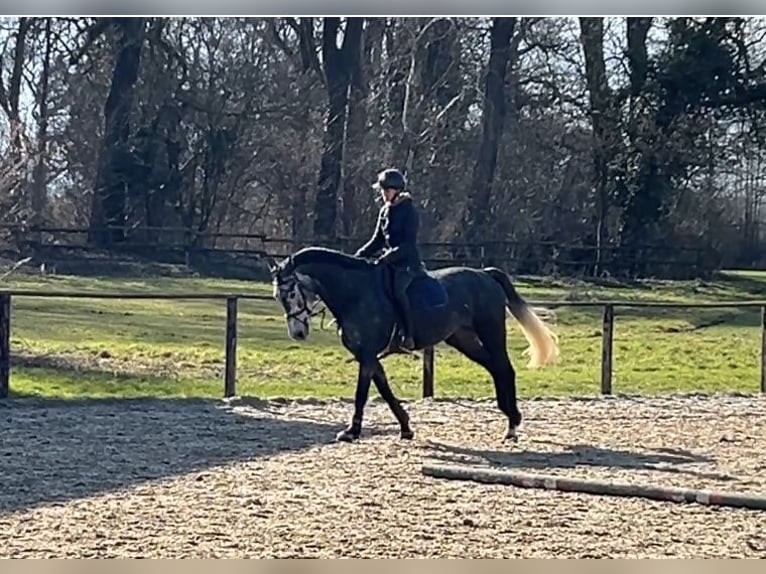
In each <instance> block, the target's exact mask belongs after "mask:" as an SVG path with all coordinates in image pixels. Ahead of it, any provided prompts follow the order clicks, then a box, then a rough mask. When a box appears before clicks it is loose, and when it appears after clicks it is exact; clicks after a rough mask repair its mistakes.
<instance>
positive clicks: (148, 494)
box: [0, 396, 766, 558]
mask: <svg viewBox="0 0 766 574" xmlns="http://www.w3.org/2000/svg"><path fill="white" fill-rule="evenodd" d="M406 408H407V410H408V411H409V413H410V415H411V417H412V424H413V429H414V430H415V433H416V437H415V440H413V441H402V440H400V439H399V438H398V428H397V426H396V424H395V422H394V419H393V417H392V415H391V414H390V412H389V411H388V408H387V407H386V406H385V404H384V403H382V402H380V401H378V400H375V401H371V402H370V405H369V406H368V409H367V418H366V420H365V431H364V434H363V437H362V439H361V440H360V441H359V442H357V443H354V444H337V443H335V442H334V441H333V438H334V435H335V433H336V432H337V431H338V430H339V429H340V428H342V426H343V424H344V423H345V421H347V420H348V418H349V417H350V414H351V410H352V405H351V403H350V402H349V401H300V402H289V401H257V400H234V401H231V402H228V403H226V402H221V401H198V400H162V401H160V400H123V401H117V400H115V401H44V400H36V399H20V400H10V401H5V402H2V403H0V436H2V442H0V485H2V487H1V488H0V533H2V534H0V557H15V558H21V557H41V558H45V557H101V558H111V557H165V558H180V557H318V558H322V557H367V558H378V557H468V558H473V557H477V558H478V557H570V558H575V557H579V558H583V557H761V558H762V557H766V533H765V532H764V531H763V524H764V523H766V512H763V511H753V510H744V509H733V508H717V507H705V506H700V505H696V504H677V503H672V502H657V501H651V500H645V499H638V498H636V499H633V498H617V497H602V496H594V495H590V494H577V493H564V492H555V491H545V490H530V489H522V488H514V487H512V486H502V485H483V484H476V483H471V482H456V481H447V480H440V479H435V478H430V477H426V476H423V475H422V474H421V466H422V464H423V463H424V462H434V463H443V464H461V465H466V464H467V465H476V466H478V467H488V468H512V469H514V470H519V471H529V472H534V473H544V474H555V475H559V476H568V477H591V478H597V479H600V480H605V479H616V480H620V481H636V482H644V483H652V484H662V485H668V486H671V485H672V486H679V487H686V488H704V489H719V490H726V491H738V492H746V493H758V494H764V493H766V398H762V397H757V396H756V397H742V396H716V397H703V396H699V397H697V396H691V397H689V396H687V397H665V398H641V397H636V398H597V399H594V400H564V399H562V400H535V401H523V402H522V403H521V408H522V412H523V414H524V416H525V423H524V426H523V427H522V433H521V440H520V442H519V443H518V444H516V445H511V444H509V443H506V442H504V441H503V440H502V435H503V432H504V430H505V421H504V420H503V418H502V417H501V415H500V413H499V412H498V411H497V409H496V407H495V405H494V402H493V401H489V400H488V401H468V400H455V401H449V400H437V401H430V400H426V401H416V402H413V403H409V404H408V405H406Z"/></svg>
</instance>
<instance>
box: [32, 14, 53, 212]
mask: <svg viewBox="0 0 766 574" xmlns="http://www.w3.org/2000/svg"><path fill="white" fill-rule="evenodd" d="M51 39H52V35H51V18H46V20H45V55H44V56H43V69H42V73H41V76H40V99H39V101H38V110H39V115H38V120H37V161H36V162H35V168H34V171H33V173H32V189H31V194H30V195H31V198H30V199H31V201H30V205H31V208H32V210H31V211H32V225H34V226H39V225H42V224H43V222H44V211H45V204H46V189H47V178H48V169H47V168H48V164H47V157H46V153H47V146H48V81H49V78H50V64H51V44H52V41H51Z"/></svg>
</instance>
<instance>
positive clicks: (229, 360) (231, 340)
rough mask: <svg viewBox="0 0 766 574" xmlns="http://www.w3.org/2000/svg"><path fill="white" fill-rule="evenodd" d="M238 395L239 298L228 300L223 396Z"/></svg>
mask: <svg viewBox="0 0 766 574" xmlns="http://www.w3.org/2000/svg"><path fill="white" fill-rule="evenodd" d="M235 394H237V298H236V297H227V298H226V371H225V373H224V387H223V396H224V397H233V396H234V395H235Z"/></svg>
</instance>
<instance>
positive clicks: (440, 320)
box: [268, 247, 559, 442]
mask: <svg viewBox="0 0 766 574" xmlns="http://www.w3.org/2000/svg"><path fill="white" fill-rule="evenodd" d="M268 265H269V271H270V275H271V278H272V285H273V296H274V298H275V299H276V301H277V302H279V303H280V304H281V306H282V308H283V309H284V312H285V319H286V322H287V333H288V336H289V337H290V338H291V339H292V340H295V341H305V340H307V339H308V337H309V334H310V322H311V318H312V316H314V315H315V314H316V313H317V311H316V309H317V306H318V304H319V303H320V302H321V303H322V304H323V305H324V306H325V307H326V308H327V309H328V310H329V311H330V313H331V314H332V315H333V317H334V319H335V322H336V323H337V331H338V334H339V336H340V341H341V343H342V345H343V346H344V347H345V348H346V349H347V350H348V351H349V352H350V353H351V355H352V356H353V359H355V360H356V362H357V363H358V373H357V381H356V392H355V397H354V413H353V416H352V417H351V421H350V423H349V424H348V426H347V427H346V428H344V429H343V430H341V431H340V432H339V433H338V434H337V435H336V437H335V439H336V440H337V441H344V442H352V441H355V440H357V439H359V438H360V436H361V432H362V421H363V418H364V408H365V405H366V403H367V399H368V394H369V389H370V383H371V382H373V383H374V384H375V387H376V388H377V390H378V393H379V394H380V396H381V397H382V398H383V399H384V400H385V401H386V403H387V404H388V407H389V408H390V409H391V412H392V413H393V415H394V417H395V418H396V420H397V421H398V423H399V426H400V438H402V439H412V438H413V437H414V433H413V431H412V429H411V427H410V420H409V415H408V414H407V412H406V411H405V410H404V408H403V407H402V405H401V403H400V401H399V399H398V398H397V397H396V396H395V395H394V393H393V391H392V390H391V387H390V385H389V383H388V379H387V376H386V373H385V370H384V369H383V365H382V364H381V359H382V357H383V356H385V354H386V353H388V354H390V353H392V352H406V351H403V350H400V349H398V347H397V346H396V343H395V342H394V341H396V333H397V328H398V324H399V321H398V317H399V315H398V313H397V309H398V308H397V306H396V303H395V302H394V301H395V299H394V297H393V291H392V289H393V275H392V273H393V272H394V270H393V269H391V267H390V266H389V265H387V264H385V263H379V262H377V261H374V260H368V259H365V258H362V257H357V256H354V255H349V254H346V253H343V252H341V251H337V250H334V249H328V248H324V247H305V248H302V249H300V250H298V251H296V252H294V253H293V254H292V255H290V256H288V257H286V258H284V259H283V260H282V261H280V262H276V261H275V260H274V259H271V258H270V259H269V260H268ZM408 296H409V297H410V301H411V302H412V305H411V312H412V314H413V330H414V333H413V338H414V340H415V348H414V349H413V351H418V350H422V349H425V348H427V347H433V346H435V345H437V344H439V343H441V342H444V343H446V344H447V345H449V346H451V347H453V348H454V349H456V350H457V351H459V352H460V353H462V354H463V355H464V356H465V357H467V358H468V359H470V360H471V361H473V362H475V363H477V364H479V365H481V366H482V367H483V368H484V369H485V370H486V371H487V372H489V374H490V375H491V377H492V380H493V383H494V387H495V397H496V401H497V407H498V408H499V409H500V411H501V412H502V413H503V414H504V415H505V416H506V417H507V419H508V427H507V431H506V433H505V437H504V438H505V439H508V440H511V441H513V442H516V441H517V440H518V428H519V426H520V424H521V421H522V415H521V412H520V411H519V408H518V405H517V400H516V373H515V370H514V368H513V366H512V364H511V361H510V359H509V358H508V353H507V349H506V323H505V317H506V308H507V309H508V310H509V311H510V313H511V315H513V317H514V318H515V319H516V321H517V322H518V324H519V326H520V328H521V331H522V333H523V334H524V336H525V337H526V339H527V341H528V343H529V347H528V348H527V350H526V351H525V354H527V355H528V356H529V364H528V366H529V367H530V368H538V367H542V366H545V365H548V364H551V363H553V362H555V361H556V359H557V358H558V355H559V349H558V344H557V342H558V337H557V336H556V335H555V333H553V332H552V331H551V329H549V328H548V327H547V326H546V325H545V323H543V321H542V320H541V319H540V317H539V316H538V315H537V314H536V313H535V311H534V310H533V308H532V307H531V306H530V305H529V304H528V303H527V302H526V301H525V300H524V298H523V297H521V295H519V293H518V292H517V291H516V289H515V287H514V286H513V284H512V282H511V279H510V277H509V276H508V275H507V274H506V273H505V272H504V271H502V270H501V269H499V268H497V267H485V268H482V269H477V268H471V267H467V266H453V267H445V268H441V269H436V270H427V271H425V272H424V273H423V274H421V275H420V276H418V277H417V278H415V279H414V281H413V282H412V283H411V285H410V287H409V290H408Z"/></svg>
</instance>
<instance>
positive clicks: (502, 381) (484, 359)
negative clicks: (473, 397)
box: [444, 329, 521, 439]
mask: <svg viewBox="0 0 766 574" xmlns="http://www.w3.org/2000/svg"><path fill="white" fill-rule="evenodd" d="M444 342H445V343H447V344H448V345H450V346H451V347H454V348H455V349H457V350H458V351H460V352H461V353H462V354H463V355H465V356H466V357H467V358H468V359H470V360H471V361H473V362H475V363H477V364H479V365H481V366H482V367H484V368H485V369H486V370H487V371H488V372H489V374H490V375H492V382H493V383H494V385H495V395H496V397H497V406H498V408H499V409H500V411H501V412H502V413H503V414H505V416H507V417H508V432H507V434H506V438H514V439H515V438H516V430H515V429H516V427H518V426H519V424H520V423H521V413H520V412H519V411H518V407H517V406H516V394H515V382H514V378H515V374H514V372H513V368H512V367H511V365H510V362H509V361H508V356H507V355H505V361H503V360H502V358H503V355H502V354H499V353H497V351H495V350H494V348H493V347H489V348H488V347H487V346H486V345H485V344H484V342H483V340H482V339H481V338H480V337H479V335H478V334H477V333H475V332H474V331H472V330H470V329H461V330H460V331H457V332H455V333H454V334H453V335H451V336H450V337H448V338H447V339H446V340H445V341H444ZM502 349H503V351H504V350H505V347H504V346H503V347H502ZM493 351H494V352H493ZM509 369H510V375H509ZM509 381H510V385H509Z"/></svg>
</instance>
